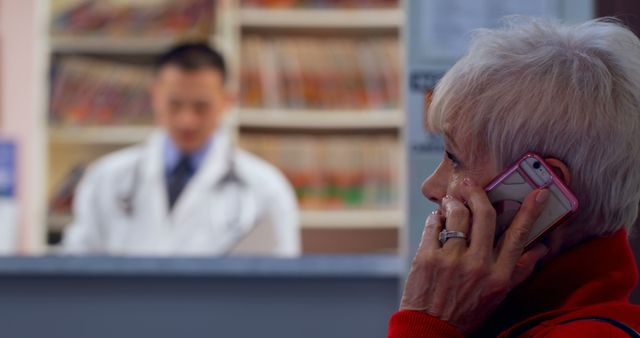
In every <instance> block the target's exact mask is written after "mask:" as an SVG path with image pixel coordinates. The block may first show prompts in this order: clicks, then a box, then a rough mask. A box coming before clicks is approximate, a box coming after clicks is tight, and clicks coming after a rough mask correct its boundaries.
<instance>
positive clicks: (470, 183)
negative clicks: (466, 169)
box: [462, 177, 476, 187]
mask: <svg viewBox="0 0 640 338" xmlns="http://www.w3.org/2000/svg"><path fill="white" fill-rule="evenodd" d="M462 183H463V184H464V185H466V186H468V187H473V186H474V185H476V184H475V182H473V180H472V179H470V178H468V177H467V178H465V179H464V180H462Z"/></svg>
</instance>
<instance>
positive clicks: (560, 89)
mask: <svg viewBox="0 0 640 338" xmlns="http://www.w3.org/2000/svg"><path fill="white" fill-rule="evenodd" d="M427 126H428V128H430V129H431V130H433V131H435V132H439V133H441V134H442V135H443V137H444V140H445V155H444V156H443V160H442V162H441V163H440V165H439V166H438V168H437V169H436V171H435V172H434V173H433V174H431V176H430V177H429V178H427V179H426V181H425V182H424V183H423V186H422V191H423V193H424V195H425V196H426V197H427V198H428V199H429V200H431V201H433V202H435V203H437V204H438V205H439V209H438V211H436V212H434V213H433V214H432V215H430V216H429V217H428V218H427V220H426V224H425V228H424V232H423V236H422V240H421V244H420V246H419V248H418V252H417V253H416V256H415V258H414V261H413V264H412V268H411V271H410V273H409V276H408V278H407V282H406V285H405V290H404V294H403V298H402V301H401V305H400V311H398V312H397V313H395V314H394V315H393V317H392V318H391V321H390V324H389V337H412V338H413V337H463V336H477V337H496V336H500V337H628V336H629V335H631V334H633V328H635V329H636V330H638V329H639V328H640V307H638V306H635V305H632V304H630V303H629V302H628V297H629V295H630V293H631V291H632V289H633V288H634V287H635V285H636V283H637V278H638V274H637V268H636V265H635V262H634V259H633V255H632V252H631V251H630V248H629V242H628V239H627V236H628V233H629V232H628V230H629V228H630V226H631V225H633V224H634V220H635V219H636V216H637V215H638V205H639V203H640V41H639V40H638V38H637V37H636V36H635V35H634V34H633V33H631V32H630V31H629V30H628V29H626V28H624V27H622V26H621V25H619V24H617V23H615V22H613V21H612V20H596V21H590V22H587V23H584V24H581V25H577V26H564V25H559V24H556V23H554V22H550V21H546V20H541V19H525V18H515V19H511V20H510V21H508V22H507V24H506V25H505V26H504V27H503V28H498V29H485V30H479V31H477V32H476V33H475V35H474V37H473V39H472V43H471V46H470V50H469V52H468V54H467V55H466V56H464V57H463V58H462V59H461V60H460V61H459V62H458V63H456V64H455V66H453V68H451V69H450V70H449V72H448V73H447V74H446V75H445V76H444V77H443V78H442V80H441V81H440V82H439V83H438V85H437V87H436V89H435V91H434V95H433V99H432V102H431V105H430V107H429V109H428V112H427ZM527 152H536V153H538V154H540V155H541V156H543V157H544V158H545V160H546V162H547V164H549V166H550V167H551V168H552V169H553V170H554V172H556V173H557V174H558V176H559V177H561V178H562V179H563V180H564V182H565V183H566V184H567V185H568V186H569V187H570V188H571V190H572V191H573V192H574V193H575V195H576V197H577V198H578V200H579V203H580V207H579V209H578V211H577V212H576V213H575V214H574V215H572V216H571V217H570V218H569V219H568V220H567V221H566V222H564V223H563V224H561V225H560V226H558V227H557V228H555V230H553V231H552V232H550V233H548V234H547V235H546V236H544V238H543V239H542V240H541V241H538V242H537V243H536V244H535V245H533V246H531V247H529V248H527V250H525V240H526V238H527V236H528V234H529V231H530V228H531V226H532V224H533V223H534V221H535V220H536V219H537V217H538V216H539V215H540V212H541V210H542V209H543V207H544V206H545V204H546V203H547V199H548V197H549V191H548V190H547V189H537V190H534V191H533V192H532V193H531V194H529V195H528V196H527V198H526V199H525V201H524V203H523V204H522V207H521V208H520V210H519V211H518V213H517V215H516V217H515V218H514V220H513V222H512V223H511V225H510V227H509V228H508V229H507V231H506V232H505V233H504V235H503V236H502V240H501V241H499V242H498V245H496V246H495V247H494V233H495V228H496V212H495V210H494V209H493V207H492V205H491V203H490V202H489V199H488V198H487V194H486V193H485V191H484V189H483V187H484V186H485V185H486V184H487V183H489V182H490V181H491V180H492V179H493V178H494V177H495V176H496V175H498V174H499V173H500V172H501V171H502V170H503V169H505V168H506V166H507V165H509V164H510V163H511V162H513V161H515V160H516V159H518V158H519V157H520V156H521V155H522V154H524V153H527ZM442 229H447V230H450V231H459V232H462V233H464V234H466V239H465V238H451V239H449V240H445V241H444V244H442V243H441V242H440V241H439V236H438V235H439V233H440V232H441V231H442ZM594 317H597V318H594Z"/></svg>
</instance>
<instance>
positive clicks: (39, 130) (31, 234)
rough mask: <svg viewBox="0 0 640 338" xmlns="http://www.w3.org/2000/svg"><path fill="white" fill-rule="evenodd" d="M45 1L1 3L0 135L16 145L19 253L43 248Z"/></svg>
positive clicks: (17, 0) (7, 0) (31, 0)
mask: <svg viewBox="0 0 640 338" xmlns="http://www.w3.org/2000/svg"><path fill="white" fill-rule="evenodd" d="M47 4H48V1H45V0H0V83H1V86H0V90H1V93H0V97H1V100H0V114H2V116H1V117H0V121H1V124H0V133H2V134H3V135H5V136H8V137H11V138H13V139H15V140H16V141H17V143H18V162H17V167H18V182H17V183H18V186H17V198H18V205H19V224H20V230H19V232H18V236H19V238H18V239H17V240H18V248H19V249H18V252H19V253H21V254H26V253H38V252H40V251H41V250H42V248H43V241H44V229H43V227H42V224H43V216H44V215H43V212H44V208H43V207H42V206H43V202H44V199H43V198H42V196H43V191H44V190H43V187H44V184H43V183H44V175H43V170H42V168H43V165H44V164H45V163H46V162H45V152H44V139H45V128H44V127H45V125H46V120H45V118H46V116H45V114H44V112H45V109H44V107H45V102H46V100H45V98H46V95H45V94H46V93H45V86H44V84H45V83H47V81H46V78H47V77H46V68H47V67H46V59H45V56H46V50H45V47H46V40H45V37H46V25H45V22H46V20H44V19H42V18H44V17H45V16H44V13H45V12H44V11H45V10H46V7H47Z"/></svg>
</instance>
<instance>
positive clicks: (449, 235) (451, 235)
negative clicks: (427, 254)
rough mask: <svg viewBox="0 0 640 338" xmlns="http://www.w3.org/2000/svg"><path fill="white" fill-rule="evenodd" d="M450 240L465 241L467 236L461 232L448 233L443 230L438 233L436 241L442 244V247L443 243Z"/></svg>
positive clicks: (448, 231)
mask: <svg viewBox="0 0 640 338" xmlns="http://www.w3.org/2000/svg"><path fill="white" fill-rule="evenodd" d="M450 238H462V239H464V240H466V239H467V234H465V233H464V232H461V231H450V230H447V229H443V230H442V231H440V235H439V236H438V239H439V240H440V243H442V245H444V243H446V242H447V241H448V240H449V239H450Z"/></svg>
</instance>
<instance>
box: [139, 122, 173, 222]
mask: <svg viewBox="0 0 640 338" xmlns="http://www.w3.org/2000/svg"><path fill="white" fill-rule="evenodd" d="M165 137H167V136H166V134H165V133H164V132H163V131H161V130H158V131H156V132H154V133H153V134H152V135H151V136H150V137H149V139H148V141H147V144H146V146H145V149H144V153H143V157H142V159H141V162H142V163H141V164H142V168H143V170H142V172H143V175H142V177H141V178H140V179H141V182H142V183H143V184H141V189H143V190H144V191H143V192H142V193H141V194H140V196H141V197H142V198H143V200H142V201H140V202H141V207H143V208H144V209H147V210H145V213H146V214H148V215H149V219H148V221H149V222H150V224H149V226H156V227H158V226H162V227H163V228H164V227H166V223H167V215H168V202H167V189H166V182H165V178H164V165H163V159H162V156H163V147H164V140H165Z"/></svg>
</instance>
